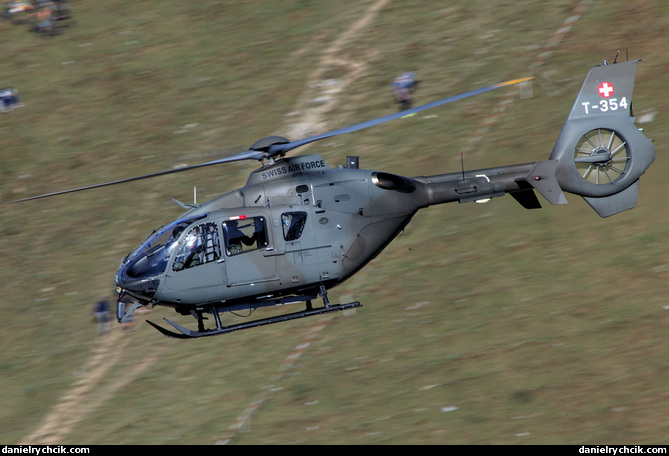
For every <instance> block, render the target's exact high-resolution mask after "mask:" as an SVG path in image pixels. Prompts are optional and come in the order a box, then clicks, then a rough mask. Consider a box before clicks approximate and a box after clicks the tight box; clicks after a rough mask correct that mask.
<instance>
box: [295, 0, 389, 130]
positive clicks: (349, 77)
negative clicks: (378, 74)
mask: <svg viewBox="0 0 669 456" xmlns="http://www.w3.org/2000/svg"><path fill="white" fill-rule="evenodd" d="M388 3H390V0H377V1H376V2H374V3H373V4H372V5H371V6H370V7H369V8H368V9H367V10H366V11H365V12H364V13H363V14H362V16H360V18H359V19H358V20H357V21H355V22H354V23H353V24H351V26H350V27H349V28H348V29H347V30H346V31H345V32H344V33H342V34H341V35H340V36H339V38H337V39H336V40H335V41H334V42H333V43H332V45H331V46H330V47H329V48H328V49H327V50H326V51H325V52H324V53H323V55H322V56H321V59H320V61H319V63H318V65H317V66H316V68H315V69H314V70H313V71H312V73H311V74H310V75H309V77H308V78H307V88H306V90H305V91H304V92H303V93H302V95H301V96H300V98H299V100H298V102H297V105H296V107H295V108H294V109H293V111H292V116H291V117H298V116H299V118H300V121H299V122H292V123H290V125H288V126H287V127H286V129H285V131H286V132H287V136H288V139H300V138H306V137H308V136H312V135H314V134H318V133H323V132H325V131H327V130H328V125H327V113H328V112H330V111H331V110H332V109H333V108H334V107H335V106H336V104H337V101H338V99H337V96H338V95H339V94H340V93H341V92H342V91H343V90H344V89H345V88H346V87H351V86H352V85H353V83H354V82H355V81H356V80H357V79H358V78H360V77H361V76H362V75H364V74H365V71H366V69H367V63H366V60H367V59H365V60H363V59H360V60H352V59H351V58H350V57H349V56H347V55H346V54H345V53H343V52H342V50H343V49H344V47H345V46H346V45H347V44H349V43H350V42H351V41H352V40H354V39H356V38H358V35H359V34H360V33H361V32H364V31H365V30H366V29H367V27H369V24H370V23H372V21H373V20H374V19H375V18H376V17H377V15H378V14H379V12H380V11H381V10H383V8H385V7H386V5H388ZM300 52H304V50H300V51H298V53H300ZM333 69H336V70H337V71H336V74H337V75H338V78H337V79H326V78H325V76H324V75H325V74H326V72H327V71H330V70H333Z"/></svg>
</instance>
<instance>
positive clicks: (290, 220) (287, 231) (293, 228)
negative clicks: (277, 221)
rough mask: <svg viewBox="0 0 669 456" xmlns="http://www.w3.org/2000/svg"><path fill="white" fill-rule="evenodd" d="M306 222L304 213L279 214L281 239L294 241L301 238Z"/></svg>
mask: <svg viewBox="0 0 669 456" xmlns="http://www.w3.org/2000/svg"><path fill="white" fill-rule="evenodd" d="M306 222H307V213H306V212H286V213H284V214H281V226H282V227H283V239H284V240H285V241H295V240H297V239H299V238H300V236H302V230H304V225H305V224H306Z"/></svg>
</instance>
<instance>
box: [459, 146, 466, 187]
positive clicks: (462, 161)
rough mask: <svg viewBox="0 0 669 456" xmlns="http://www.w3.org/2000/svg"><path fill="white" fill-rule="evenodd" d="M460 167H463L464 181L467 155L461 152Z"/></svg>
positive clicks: (463, 178)
mask: <svg viewBox="0 0 669 456" xmlns="http://www.w3.org/2000/svg"><path fill="white" fill-rule="evenodd" d="M460 166H462V180H463V181H464V180H465V155H464V154H463V153H462V152H460Z"/></svg>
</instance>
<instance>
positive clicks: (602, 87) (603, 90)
mask: <svg viewBox="0 0 669 456" xmlns="http://www.w3.org/2000/svg"><path fill="white" fill-rule="evenodd" d="M597 92H598V93H599V94H600V95H601V96H602V97H604V98H609V97H610V96H611V95H613V92H614V90H613V86H612V85H611V84H610V83H608V82H602V83H601V84H599V87H597Z"/></svg>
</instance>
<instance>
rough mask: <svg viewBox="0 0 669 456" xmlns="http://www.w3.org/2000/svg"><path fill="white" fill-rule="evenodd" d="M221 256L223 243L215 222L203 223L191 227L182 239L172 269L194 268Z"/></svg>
mask: <svg viewBox="0 0 669 456" xmlns="http://www.w3.org/2000/svg"><path fill="white" fill-rule="evenodd" d="M220 258H221V243H220V241H219V237H218V229H217V227H216V224H215V223H202V224H200V225H197V226H195V227H193V228H191V229H190V230H189V231H188V233H186V236H184V238H183V239H182V240H181V244H180V245H179V250H177V253H176V255H175V257H174V264H173V266H172V269H173V270H175V271H181V270H182V269H188V268H193V267H195V266H199V265H201V264H206V263H211V262H212V261H217V260H218V259H220Z"/></svg>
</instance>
